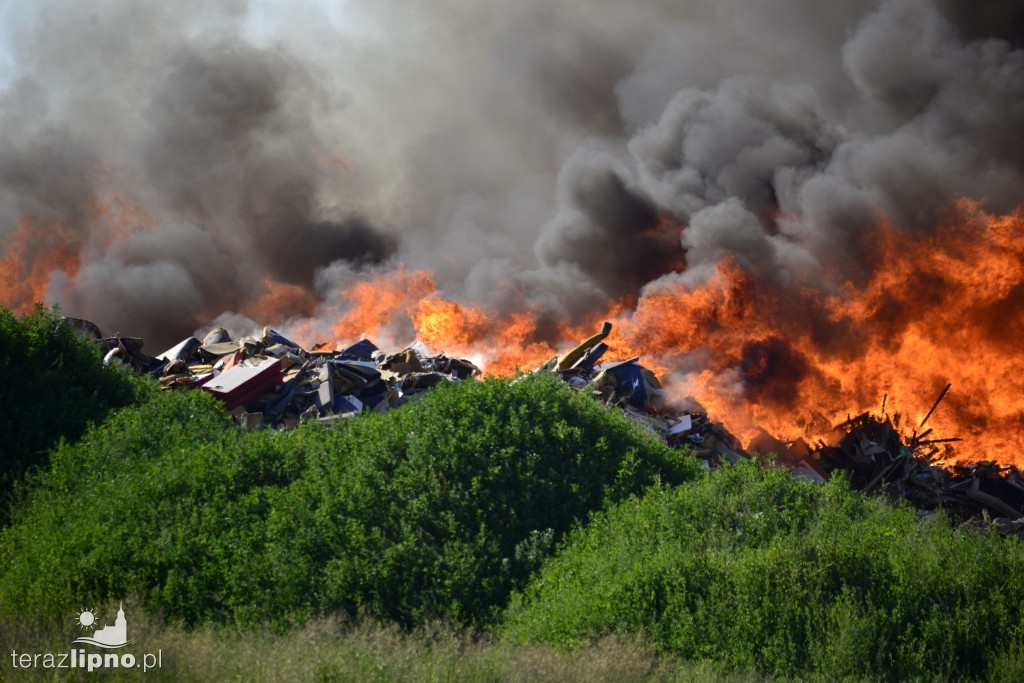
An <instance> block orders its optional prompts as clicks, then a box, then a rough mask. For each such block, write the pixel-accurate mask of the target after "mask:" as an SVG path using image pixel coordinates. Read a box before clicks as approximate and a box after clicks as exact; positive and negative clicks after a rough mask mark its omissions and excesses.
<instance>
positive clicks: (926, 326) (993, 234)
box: [0, 195, 1024, 465]
mask: <svg viewBox="0 0 1024 683" xmlns="http://www.w3.org/2000/svg"><path fill="white" fill-rule="evenodd" d="M90 212H91V215H92V218H91V219H90V220H92V221H94V222H98V223H102V224H103V225H104V226H105V228H104V229H103V230H101V231H96V230H92V231H89V233H88V234H90V240H92V242H91V243H83V242H82V241H81V240H79V239H76V237H75V234H76V233H74V232H73V231H70V230H68V229H66V228H64V227H62V226H60V225H51V224H42V223H40V222H39V221H32V220H25V221H23V222H22V223H21V224H19V226H18V227H17V228H16V229H15V230H13V231H12V232H10V233H8V235H6V236H5V237H4V239H3V251H4V255H3V257H2V258H0V302H2V303H3V304H4V305H7V306H8V307H10V308H12V309H15V310H18V311H21V312H25V311H27V310H29V309H30V308H31V306H32V304H33V303H34V302H36V301H42V300H44V298H45V295H46V290H47V283H48V280H49V278H50V277H51V276H52V274H53V273H55V272H58V271H60V272H63V273H65V274H66V275H67V276H68V277H71V278H73V277H74V276H75V274H76V273H77V272H78V271H79V269H80V268H81V266H82V263H83V259H85V258H86V254H87V253H88V251H89V249H93V250H95V249H98V248H103V247H104V245H103V244H100V245H97V244H96V243H95V241H96V239H101V241H103V242H105V243H106V244H107V245H109V244H110V243H112V242H114V241H117V240H121V239H127V238H128V237H130V234H131V233H132V232H136V231H139V230H148V229H150V228H151V227H152V220H151V219H149V218H148V217H146V216H145V214H144V213H142V212H141V211H139V210H138V209H136V208H135V207H134V205H132V204H131V202H129V201H127V200H124V199H122V198H120V197H119V196H117V195H112V196H111V197H110V198H109V199H107V200H106V201H104V202H103V203H98V204H97V205H96V206H95V207H92V209H91V211H90ZM97 234H99V235H100V238H97V237H96V235H97ZM862 239H863V244H861V245H859V249H858V252H859V253H861V254H865V253H866V254H871V255H872V256H871V258H872V259H873V262H872V263H870V264H865V267H864V268H863V269H862V270H861V271H859V272H858V274H856V275H849V276H847V277H846V278H840V277H838V276H836V275H835V274H834V273H819V274H818V277H819V279H820V281H814V280H811V279H810V276H808V275H804V276H803V277H805V278H808V279H807V280H806V281H803V282H801V281H799V276H796V275H792V274H791V279H790V281H788V282H787V283H786V284H784V285H780V284H778V282H777V280H775V279H773V278H776V277H777V274H771V273H757V272H752V271H750V270H749V269H743V268H741V267H740V265H738V264H737V263H736V262H733V261H731V260H730V259H728V258H724V259H723V260H722V261H720V262H719V263H718V266H717V270H716V271H715V272H714V274H713V275H712V276H711V277H709V278H707V279H706V280H704V282H703V284H701V285H699V286H694V285H690V284H687V282H688V281H687V280H686V279H685V278H682V277H678V276H674V275H670V276H667V277H663V278H661V279H660V280H658V281H656V282H654V283H651V284H649V285H647V286H646V287H645V288H644V290H643V291H642V292H640V293H638V295H637V296H635V297H632V298H626V299H623V300H620V301H616V302H613V303H612V304H611V305H610V306H609V308H608V310H603V311H594V313H593V316H592V318H590V319H588V320H583V321H577V322H576V323H575V324H569V323H567V322H561V321H557V320H556V321H552V320H551V316H550V312H545V311H543V310H540V308H539V307H537V305H536V304H532V303H529V302H527V300H526V299H525V298H524V303H523V305H522V306H520V307H519V309H518V310H512V311H496V310H490V309H487V308H485V307H483V306H480V305H472V304H470V303H465V302H457V301H453V300H450V299H447V298H445V297H443V296H441V294H440V293H439V291H438V287H437V286H436V285H435V283H434V281H433V278H432V274H431V273H429V272H427V271H421V270H416V271H409V270H407V269H405V268H404V267H402V266H398V267H397V268H395V269H394V270H392V271H380V272H378V273H377V274H376V275H374V276H372V277H368V278H365V279H363V280H361V281H359V282H357V283H355V284H353V285H351V286H349V287H348V288H347V289H345V290H344V291H343V292H341V293H340V294H341V297H340V299H341V301H342V304H343V305H342V306H341V307H340V308H337V303H336V302H334V303H331V304H327V303H325V302H324V300H323V299H322V298H321V297H319V296H315V295H313V294H312V293H310V292H309V291H307V290H304V289H302V288H300V287H297V286H295V285H291V284H287V283H281V282H278V281H276V280H275V279H274V278H273V277H270V276H268V277H267V278H266V279H265V280H264V282H263V287H262V288H260V289H257V290H256V291H254V292H253V297H252V301H250V302H242V303H241V304H240V305H239V308H238V310H239V311H240V312H242V313H244V314H246V315H248V316H249V317H251V318H254V319H257V320H259V321H261V322H266V323H270V324H277V325H285V326H286V329H288V331H289V333H290V334H292V335H293V336H295V337H296V339H297V341H299V342H301V343H303V344H305V345H307V346H312V345H313V344H314V343H316V342H322V341H331V342H333V343H334V344H336V345H338V346H342V347H343V346H345V345H348V344H350V343H352V342H353V341H355V340H357V339H359V338H362V337H368V338H370V339H374V340H378V342H380V343H383V344H385V345H390V344H393V343H400V342H401V341H402V339H401V337H403V336H405V337H407V338H406V339H405V341H408V340H410V339H411V338H414V337H415V338H418V339H420V340H421V341H423V342H424V343H425V344H427V345H428V347H430V348H431V349H432V350H433V351H435V352H442V351H443V352H445V353H448V354H452V355H459V356H463V357H467V358H471V359H473V360H474V361H475V362H477V363H479V364H481V365H483V366H484V367H485V368H486V370H487V371H488V372H490V373H492V374H497V375H506V376H507V375H511V374H513V373H514V372H515V371H516V370H517V369H521V370H529V369H532V368H534V367H536V366H537V365H539V364H541V363H543V362H544V361H545V360H547V359H549V358H551V357H552V356H555V355H556V354H558V353H559V352H562V351H564V350H565V349H566V348H567V347H568V346H570V345H571V344H573V343H575V342H577V341H578V340H579V339H582V338H585V337H588V336H590V335H591V334H592V333H593V332H594V331H595V330H596V329H597V328H598V327H600V324H601V322H602V321H603V320H610V321H612V322H613V323H615V326H614V329H613V332H612V335H611V336H610V337H609V338H608V340H607V343H608V344H609V345H610V347H611V348H610V350H609V352H608V354H607V355H606V357H605V358H606V360H607V359H625V358H630V357H632V356H641V362H642V363H644V364H645V365H646V366H648V367H650V368H651V369H652V370H654V371H655V372H656V373H657V374H659V375H660V376H661V377H662V378H663V379H664V381H665V385H666V390H667V393H668V395H669V397H670V398H671V399H674V400H676V401H679V402H685V401H694V402H696V403H697V404H699V405H700V406H703V407H704V408H705V409H706V410H707V411H708V412H709V413H710V414H711V415H713V416H714V417H715V419H718V420H721V421H723V422H724V423H725V424H726V425H727V426H728V428H729V429H730V430H731V431H733V432H734V433H735V434H736V435H737V436H739V437H740V438H741V439H742V440H743V441H744V442H745V443H749V441H750V440H751V439H753V438H754V437H755V436H757V434H759V433H760V432H761V430H766V431H767V432H769V433H770V434H772V435H774V436H776V437H778V438H780V439H783V440H795V439H798V438H803V439H806V440H808V441H812V440H814V439H816V438H819V437H822V436H824V435H825V434H827V433H828V432H829V430H830V428H831V426H832V425H834V424H835V423H837V422H840V421H842V420H844V419H846V417H847V416H848V415H855V414H858V413H861V412H864V411H867V410H876V411H877V410H878V409H879V408H880V407H881V402H882V400H883V397H884V398H885V402H886V409H887V411H888V412H889V413H890V414H895V413H899V414H900V415H901V416H902V421H901V425H902V426H903V428H904V429H905V430H906V431H907V432H908V434H909V433H911V432H913V431H914V430H915V429H916V428H917V427H918V426H919V425H920V423H921V420H922V419H923V418H924V416H925V414H926V413H927V412H928V410H929V408H930V407H931V406H932V404H933V402H934V400H935V398H936V397H937V396H938V395H939V393H940V392H941V390H942V388H943V387H944V386H945V385H946V384H947V383H952V385H953V391H952V392H950V394H949V396H948V397H947V398H946V399H945V401H944V402H943V403H942V405H941V406H940V408H939V409H938V410H937V411H936V412H935V414H934V415H933V416H932V417H931V418H930V419H929V422H928V427H929V428H931V429H933V430H934V436H935V437H946V438H948V437H962V438H964V442H963V444H962V445H961V446H959V450H958V451H956V452H952V451H950V452H947V453H945V458H946V459H947V460H949V461H953V460H981V459H996V460H999V461H1000V462H1003V463H1014V464H1018V465H1024V455H1022V453H1024V356H1022V354H1021V353H1020V340H1021V339H1022V338H1024V214H1022V212H1021V211H1020V210H1018V211H1015V212H1012V213H1009V214H1006V215H993V214H990V213H987V212H986V211H985V210H984V209H983V207H982V206H981V205H980V204H978V203H976V202H971V201H967V200H962V201H959V202H957V203H955V204H954V205H953V206H952V207H951V208H950V209H949V211H948V212H947V215H946V216H945V217H944V219H943V220H942V221H941V223H940V225H939V226H938V227H937V228H934V229H932V230H930V231H922V230H915V229H908V228H905V227H901V226H894V225H892V224H890V223H889V222H887V221H886V220H884V219H881V218H880V219H879V220H878V222H877V225H876V227H875V228H874V229H873V230H871V231H869V232H868V233H866V234H864V235H863V237H862ZM837 270H838V269H837ZM847 270H848V271H850V272H854V270H853V269H847ZM793 278H796V280H795V281H794V279H793ZM823 283H829V284H827V285H825V284H823ZM328 299H330V297H328ZM332 301H333V300H332ZM210 315H211V318H212V313H211V314H210ZM325 320H327V322H326V323H325ZM396 330H400V332H397V333H396ZM324 334H327V335H329V336H330V337H331V338H330V339H329V340H325V339H323V335H324Z"/></svg>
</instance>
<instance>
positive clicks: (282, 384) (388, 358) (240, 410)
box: [65, 318, 1024, 539]
mask: <svg viewBox="0 0 1024 683" xmlns="http://www.w3.org/2000/svg"><path fill="white" fill-rule="evenodd" d="M65 320H66V321H67V322H69V323H70V324H71V325H72V326H73V327H74V328H75V329H76V331H78V332H79V333H80V334H83V335H85V336H88V337H90V338H92V339H93V340H94V341H95V342H96V343H97V344H98V345H99V347H100V349H101V351H102V352H103V353H104V361H105V362H106V363H108V364H109V363H121V364H124V365H126V366H129V367H131V368H133V369H134V370H135V371H137V372H140V373H143V374H148V375H150V376H152V377H154V378H157V379H158V381H159V382H160V383H161V385H163V386H164V387H165V388H167V389H173V388H191V389H201V390H203V391H208V392H210V393H211V394H213V395H214V396H216V397H217V398H218V399H220V400H221V401H222V402H223V403H224V405H225V406H226V407H227V409H228V410H230V411H231V412H232V414H233V415H234V417H235V419H236V420H237V421H238V423H239V424H241V425H242V426H243V427H244V428H245V429H258V428H263V427H269V428H273V429H287V428H290V427H294V426H296V425H298V424H299V423H300V422H301V421H303V420H317V421H319V422H322V423H330V422H335V421H338V420H342V419H347V418H352V417H355V416H357V415H359V414H361V413H364V412H369V411H372V412H377V413H384V412H387V411H388V410H391V409H394V408H398V407H400V406H402V405H404V404H405V403H407V402H409V401H410V400H415V398H417V397H419V396H421V395H423V394H424V393H426V392H427V391H429V390H431V389H433V388H434V387H436V386H438V385H439V384H441V383H444V382H457V381H461V380H466V379H472V378H474V377H477V376H478V375H480V369H479V368H477V366H476V365H474V364H473V363H472V362H470V361H468V360H465V359H461V358H451V357H448V356H446V355H444V354H438V355H431V353H430V351H429V350H428V349H427V347H426V346H425V345H424V344H423V343H422V342H419V341H415V342H413V343H412V344H410V345H409V346H408V347H407V348H405V349H404V350H402V351H400V352H398V353H395V354H390V355H389V354H387V353H386V352H384V351H382V350H381V349H379V348H378V347H377V346H376V345H375V344H373V342H371V341H370V340H368V339H363V340H361V341H358V342H356V343H355V344H352V345H350V346H347V347H345V348H337V349H335V350H327V349H325V348H324V347H325V346H326V345H325V344H318V345H316V346H314V347H313V348H312V349H311V350H308V351H307V350H306V349H304V348H302V347H301V345H299V344H297V343H295V342H293V341H291V340H290V339H288V338H287V337H284V336H283V335H281V334H279V333H278V332H276V331H274V330H272V329H270V328H269V327H268V328H264V329H263V332H262V334H261V335H260V336H259V337H256V336H247V337H239V338H236V339H232V338H231V336H230V334H229V333H228V332H227V331H226V330H225V329H224V328H219V327H218V328H215V329H213V330H211V331H210V332H209V333H208V334H207V335H206V336H205V337H204V338H203V339H202V340H200V339H198V338H196V337H192V336H190V337H188V338H186V339H184V340H183V341H181V342H180V343H178V344H177V345H175V346H173V347H172V348H170V349H168V350H167V351H165V352H163V353H161V354H160V355H158V356H156V357H152V356H148V355H146V354H145V353H143V352H142V346H143V341H142V340H141V339H139V338H135V337H121V336H114V337H106V338H105V337H103V336H102V334H101V333H100V331H99V329H98V328H97V327H96V325H94V324H93V323H91V322H88V321H85V320H79V319H74V318H65ZM611 329H612V324H611V323H609V322H606V323H604V325H603V327H602V329H601V331H600V332H598V333H597V334H595V335H593V336H592V337H590V338H588V339H586V340H584V341H582V342H580V343H579V344H578V345H577V346H575V347H574V348H572V349H570V350H569V351H567V352H565V353H563V354H561V355H559V356H555V357H553V358H551V359H550V360H548V361H547V362H545V363H544V364H542V365H541V366H540V367H538V368H537V369H536V370H535V371H534V372H552V373H555V374H557V375H558V376H559V377H560V378H561V379H562V380H563V381H565V382H566V383H567V384H568V385H569V386H571V387H573V388H574V389H576V390H577V391H582V392H587V393H589V394H590V395H592V396H593V397H594V398H595V399H596V400H599V401H602V402H604V403H606V404H608V405H613V406H617V407H619V408H621V409H622V411H623V412H624V414H625V415H626V417H627V418H629V419H630V420H632V421H633V422H635V423H637V424H639V425H640V426H641V427H643V428H644V429H646V430H647V431H649V432H651V433H653V434H655V435H656V436H658V437H659V438H661V439H662V440H663V441H665V442H666V443H667V444H669V445H670V446H673V447H676V448H684V447H690V448H692V450H693V452H694V455H695V456H696V457H697V458H699V459H700V460H701V461H702V462H703V464H704V466H705V467H706V468H708V469H712V468H714V467H718V466H720V465H721V464H723V463H724V462H730V463H736V462H738V461H739V460H741V459H747V458H750V457H751V456H750V453H749V452H748V451H747V450H745V449H744V448H743V445H742V443H741V441H740V440H739V439H737V438H736V437H735V436H734V435H733V434H731V433H730V432H729V431H728V430H727V429H726V428H725V426H724V425H723V424H722V423H721V422H714V421H712V420H711V419H710V418H709V416H708V415H707V414H706V413H704V412H698V411H684V410H681V409H679V408H678V407H676V406H673V405H671V404H670V403H669V402H668V401H666V398H665V391H664V389H663V388H662V384H661V382H660V381H659V379H658V378H657V376H656V375H655V374H654V373H653V372H652V371H651V370H649V369H648V368H645V367H644V366H642V365H641V364H640V363H639V357H634V358H630V359H628V360H620V361H613V362H606V363H600V361H601V360H602V358H603V357H604V355H605V354H606V353H607V351H608V349H609V346H608V344H606V343H605V341H604V340H605V339H606V338H607V337H608V335H609V333H610V332H611ZM949 390H950V385H947V386H946V388H945V389H944V390H943V391H942V393H941V394H940V395H939V397H938V399H937V400H936V401H935V402H934V403H933V404H932V408H931V410H929V411H928V413H927V415H926V416H925V418H924V419H923V420H922V421H921V422H920V424H918V425H917V428H915V429H913V430H912V431H910V432H909V436H908V435H907V433H908V430H907V429H906V428H905V427H906V425H903V426H902V427H901V422H905V420H904V419H903V416H902V415H900V414H899V413H895V414H893V415H891V416H890V415H889V414H888V413H886V411H885V402H884V400H883V407H882V411H881V415H880V416H879V415H875V414H873V413H870V412H865V413H862V414H860V415H857V416H856V417H851V418H849V419H847V420H846V421H845V422H843V423H842V424H839V425H837V426H835V427H834V428H833V429H832V431H831V432H830V433H829V434H828V435H827V436H826V437H824V438H821V439H818V440H816V442H815V443H814V444H808V443H807V442H806V441H804V440H797V441H791V442H783V441H780V440H779V439H777V438H775V437H773V436H771V435H769V434H768V433H767V432H763V433H762V434H761V435H760V437H758V438H756V439H754V440H753V441H752V442H751V443H750V444H749V445H748V449H749V451H752V452H753V451H756V452H759V453H761V454H769V453H775V454H777V456H778V463H779V464H780V465H783V466H785V467H787V468H788V469H790V470H791V471H792V472H793V474H794V475H795V476H802V477H806V478H809V479H812V480H814V481H818V482H824V481H826V480H827V479H828V478H830V477H831V476H832V475H833V473H835V472H837V471H844V472H846V474H847V477H848V479H849V482H850V485H851V487H852V488H854V489H857V490H860V491H863V492H864V493H868V494H880V495H885V496H886V497H888V498H889V499H890V500H893V501H896V500H904V501H906V502H908V503H910V504H911V505H913V506H914V507H916V508H917V509H918V510H919V511H920V513H921V514H922V516H924V515H927V514H929V513H931V512H932V511H934V510H937V509H943V510H946V511H947V512H949V513H950V514H952V515H953V516H954V517H955V518H956V519H960V520H963V521H966V522H967V523H971V524H975V525H979V524H980V525H985V526H987V525H992V526H994V527H995V528H996V529H997V530H998V531H999V532H1001V533H1006V534H1014V535H1018V536H1020V537H1021V538H1022V539H1024V477H1022V474H1021V472H1020V470H1018V469H1017V468H1016V467H1015V466H1001V465H999V464H997V463H995V462H991V461H983V462H976V463H972V464H968V465H964V464H956V465H953V466H947V465H945V464H943V460H950V459H951V458H953V457H954V456H955V455H956V453H955V452H954V451H953V450H952V444H953V443H955V442H958V441H960V439H959V438H935V437H934V436H933V430H932V429H931V428H928V429H925V426H926V424H927V422H928V420H929V418H931V417H932V415H933V413H934V412H935V410H936V409H937V408H938V407H939V404H940V403H941V402H942V400H943V399H944V398H945V397H946V395H947V393H948V392H949Z"/></svg>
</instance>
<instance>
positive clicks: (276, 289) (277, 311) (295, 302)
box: [241, 275, 320, 323]
mask: <svg viewBox="0 0 1024 683" xmlns="http://www.w3.org/2000/svg"><path fill="white" fill-rule="evenodd" d="M263 286H264V288H265V289H266V292H265V293H264V294H263V295H262V296H260V298H258V299H256V300H255V301H251V302H247V303H245V304H244V305H243V306H242V310H241V312H242V314H243V315H246V316H248V317H249V318H252V319H253V320H265V321H267V322H270V323H280V322H284V321H287V320H291V319H293V318H298V317H308V316H311V315H313V312H314V311H315V310H316V308H317V306H318V305H319V304H320V300H319V299H317V297H316V296H315V295H314V294H313V293H312V292H310V291H309V290H307V289H304V288H303V287H300V286H298V285H293V284H289V283H286V282H278V281H277V280H275V279H274V278H273V276H271V275H266V276H264V278H263Z"/></svg>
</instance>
